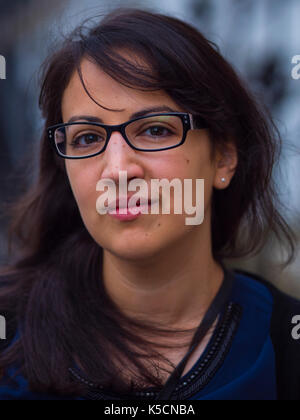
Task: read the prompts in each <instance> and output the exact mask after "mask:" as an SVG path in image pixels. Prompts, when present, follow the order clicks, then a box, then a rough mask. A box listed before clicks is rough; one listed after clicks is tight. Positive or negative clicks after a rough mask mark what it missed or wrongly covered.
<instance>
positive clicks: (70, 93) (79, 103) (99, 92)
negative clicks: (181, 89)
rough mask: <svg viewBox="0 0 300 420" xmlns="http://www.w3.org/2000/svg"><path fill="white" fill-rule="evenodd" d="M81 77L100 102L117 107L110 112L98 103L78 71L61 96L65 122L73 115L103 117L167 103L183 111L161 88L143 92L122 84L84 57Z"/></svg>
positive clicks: (107, 106)
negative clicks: (87, 114) (89, 114)
mask: <svg viewBox="0 0 300 420" xmlns="http://www.w3.org/2000/svg"><path fill="white" fill-rule="evenodd" d="M81 70H82V76H83V80H84V84H85V86H86V89H87V90H88V92H89V94H90V95H91V96H92V98H93V99H94V100H95V101H96V102H98V104H100V105H102V106H104V107H105V108H109V109H111V110H117V111H118V112H113V111H108V110H105V109H103V108H102V107H100V106H99V105H97V104H96V103H95V102H94V101H93V100H92V99H91V98H90V97H89V95H88V94H87V92H86V91H85V89H84V87H83V85H82V82H81V80H80V77H79V75H78V73H77V71H75V72H74V73H73V75H72V77H71V79H70V82H69V84H68V86H67V88H66V89H65V92H64V94H63V98H62V115H63V119H64V121H67V120H68V119H70V118H71V117H72V116H73V115H80V114H82V113H84V114H85V113H92V114H96V115H99V114H101V115H102V116H109V115H110V116H111V115H112V113H113V114H118V115H120V114H124V116H125V115H126V114H131V113H133V112H135V111H137V110H139V109H141V108H148V107H151V106H162V105H166V106H169V107H172V108H174V109H176V110H178V111H182V109H180V108H179V107H178V105H177V104H176V103H175V102H174V101H173V100H172V99H171V98H170V96H169V95H168V94H167V93H166V92H164V91H162V90H157V91H141V90H138V89H134V88H130V87H127V86H124V85H122V84H121V83H119V82H117V81H116V80H114V79H113V78H112V77H111V76H109V75H108V74H107V73H105V72H104V71H103V70H102V69H101V68H100V67H99V66H98V65H96V64H95V63H92V62H91V61H89V60H87V59H84V60H82V62H81Z"/></svg>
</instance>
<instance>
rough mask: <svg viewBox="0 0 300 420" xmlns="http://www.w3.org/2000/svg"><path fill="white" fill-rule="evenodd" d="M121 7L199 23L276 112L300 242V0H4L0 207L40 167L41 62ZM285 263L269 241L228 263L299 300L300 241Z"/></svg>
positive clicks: (1, 252)
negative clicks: (297, 74)
mask: <svg viewBox="0 0 300 420" xmlns="http://www.w3.org/2000/svg"><path fill="white" fill-rule="evenodd" d="M117 6H123V7H124V6H129V7H140V8H146V9H148V10H149V7H151V10H155V11H160V12H166V13H168V14H171V15H173V16H176V17H178V18H181V19H184V20H186V21H187V22H190V23H192V24H193V25H194V26H196V27H198V28H199V29H200V30H201V31H202V32H203V33H204V35H205V36H206V37H207V38H208V39H210V40H212V41H214V42H215V43H216V44H217V45H218V46H219V48H220V51H221V53H222V54H223V55H224V56H225V57H226V58H227V59H228V60H229V61H230V62H231V63H232V64H233V66H234V68H235V69H236V70H237V71H238V73H239V74H240V75H241V77H242V78H243V79H244V80H246V81H248V83H249V84H250V86H251V88H252V90H253V91H254V92H255V93H256V95H257V96H258V97H259V98H260V100H261V101H263V102H264V103H265V104H266V105H267V106H268V107H269V109H270V110H271V112H272V114H273V116H274V119H275V122H276V123H277V126H278V127H279V129H280V132H281V134H282V137H283V140H284V145H285V147H284V150H283V155H282V160H281V163H280V167H278V168H275V170H274V176H275V177H276V181H277V183H278V185H279V186H280V193H281V198H282V201H283V203H284V204H285V205H286V209H285V212H284V214H285V216H286V218H287V219H288V221H289V223H290V224H291V225H292V228H293V231H294V232H295V233H296V234H297V235H298V238H299V241H300V215H299V214H300V212H299V209H300V186H299V184H300V156H299V154H297V153H296V147H298V150H299V146H300V118H299V111H300V79H299V80H295V79H293V77H292V69H293V67H295V64H292V58H293V57H294V56H295V55H300V1H299V0H152V1H151V4H149V0H144V1H143V0H135V1H130V0H123V1H116V0H85V1H84V2H82V1H80V0H51V1H49V0H13V1H7V0H0V55H2V56H4V57H5V59H6V77H7V78H6V80H0V145H1V147H0V180H1V181H0V207H1V203H4V202H6V201H7V200H11V199H13V198H14V197H15V196H17V195H18V194H19V193H20V192H21V191H23V190H25V189H26V188H27V185H25V171H26V168H27V166H26V165H25V162H26V158H28V156H30V155H31V154H33V155H32V162H33V163H32V165H33V167H34V165H35V160H34V150H35V148H34V145H36V144H37V142H38V141H39V139H40V133H41V128H42V126H43V121H42V118H41V115H40V113H39V109H38V91H39V86H38V71H39V67H40V65H41V63H42V62H43V60H44V59H45V58H46V57H47V55H48V54H49V52H51V50H52V49H53V48H54V47H53V45H55V43H56V42H59V40H60V39H61V37H62V36H63V35H64V34H67V33H68V32H69V31H71V30H72V29H73V28H74V26H76V25H77V24H78V23H80V22H81V21H82V20H83V19H85V18H87V17H91V16H93V15H96V14H99V13H106V12H108V11H110V10H111V9H113V8H115V7H117ZM293 146H294V147H293ZM15 174H17V177H15ZM16 179H17V180H18V181H17V182H16ZM6 226H7V221H6V220H5V219H4V218H3V217H2V218H1V220H0V266H1V265H2V264H5V263H7V261H8V259H7V250H6V242H7V241H6V239H5V234H6ZM281 258H282V250H281V249H280V248H279V246H278V244H277V243H276V242H274V241H273V240H272V239H271V238H270V240H269V242H268V244H267V246H266V247H265V248H264V250H263V251H262V252H261V253H260V254H258V255H257V256H255V257H254V258H249V259H247V260H243V261H234V262H229V263H230V265H232V266H233V267H236V268H243V269H246V270H250V271H252V272H255V273H258V274H261V275H263V276H265V277H266V278H268V279H269V280H270V281H272V282H274V283H275V284H276V285H277V286H278V287H279V288H281V289H282V290H284V291H286V292H287V293H289V294H292V295H295V296H298V297H300V258H299V242H298V253H297V255H296V259H295V261H294V262H293V264H291V265H289V266H288V267H287V268H286V269H284V270H283V271H282V270H279V269H278V266H277V265H276V264H277V263H278V262H280V260H281Z"/></svg>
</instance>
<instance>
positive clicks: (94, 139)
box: [71, 133, 105, 147]
mask: <svg viewBox="0 0 300 420" xmlns="http://www.w3.org/2000/svg"><path fill="white" fill-rule="evenodd" d="M104 140H105V139H104V138H103V137H102V136H100V135H99V134H94V133H86V134H81V135H79V136H77V137H76V138H75V139H74V140H73V141H72V143H71V145H72V146H79V147H86V146H89V145H91V144H95V143H100V142H102V141H104Z"/></svg>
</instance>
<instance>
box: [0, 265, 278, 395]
mask: <svg viewBox="0 0 300 420" xmlns="http://www.w3.org/2000/svg"><path fill="white" fill-rule="evenodd" d="M273 304H274V302H273V297H272V294H271V292H270V291H269V289H268V287H266V286H265V285H264V284H262V283H260V282H259V281H257V280H256V279H254V278H252V277H249V276H246V275H244V274H241V273H235V282H234V285H233V289H232V293H231V298H230V302H229V305H228V306H227V307H226V308H224V311H223V314H222V317H221V319H220V321H219V323H218V326H217V328H216V330H215V332H214V334H213V336H212V338H211V339H210V342H209V343H208V345H207V347H206V350H205V352H204V353H203V354H202V355H201V357H200V358H199V360H198V361H197V363H196V364H195V365H194V366H193V368H192V369H191V370H190V372H188V373H187V374H186V375H185V376H184V377H183V378H182V379H181V381H180V384H179V385H178V389H177V392H178V393H179V394H178V395H179V399H190V400H277V390H276V367H275V353H274V348H273V344H272V341H271V337H270V323H271V316H272V311H273ZM14 372H15V368H11V369H9V370H8V371H7V372H6V375H5V377H4V378H3V379H2V380H1V381H0V400H24V399H26V400H47V399H50V400H56V399H57V400H59V399H63V400H66V399H71V400H72V399H73V400H75V399H76V400H80V399H85V398H83V397H82V398H74V397H73V398H68V397H66V398H62V397H57V396H54V395H44V394H35V393H33V392H31V391H30V390H29V389H28V384H27V381H26V379H25V378H24V377H23V376H17V377H16V379H15V381H16V383H15V385H13V384H12V383H11V381H10V378H11V376H12V374H13V373H14ZM79 378H81V376H80V375H79ZM180 393H181V394H180ZM95 395H96V394H95ZM103 395H105V394H103ZM103 395H102V399H104V398H105V397H103ZM106 395H108V394H106ZM180 396H181V398H180ZM183 396H185V397H183ZM107 399H109V396H108V397H107Z"/></svg>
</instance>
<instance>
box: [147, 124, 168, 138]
mask: <svg viewBox="0 0 300 420" xmlns="http://www.w3.org/2000/svg"><path fill="white" fill-rule="evenodd" d="M144 133H146V134H147V135H150V136H153V137H163V136H168V135H170V134H172V132H171V131H170V130H169V129H167V128H166V127H162V126H159V125H153V126H152V127H149V128H147V130H145V131H144Z"/></svg>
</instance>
